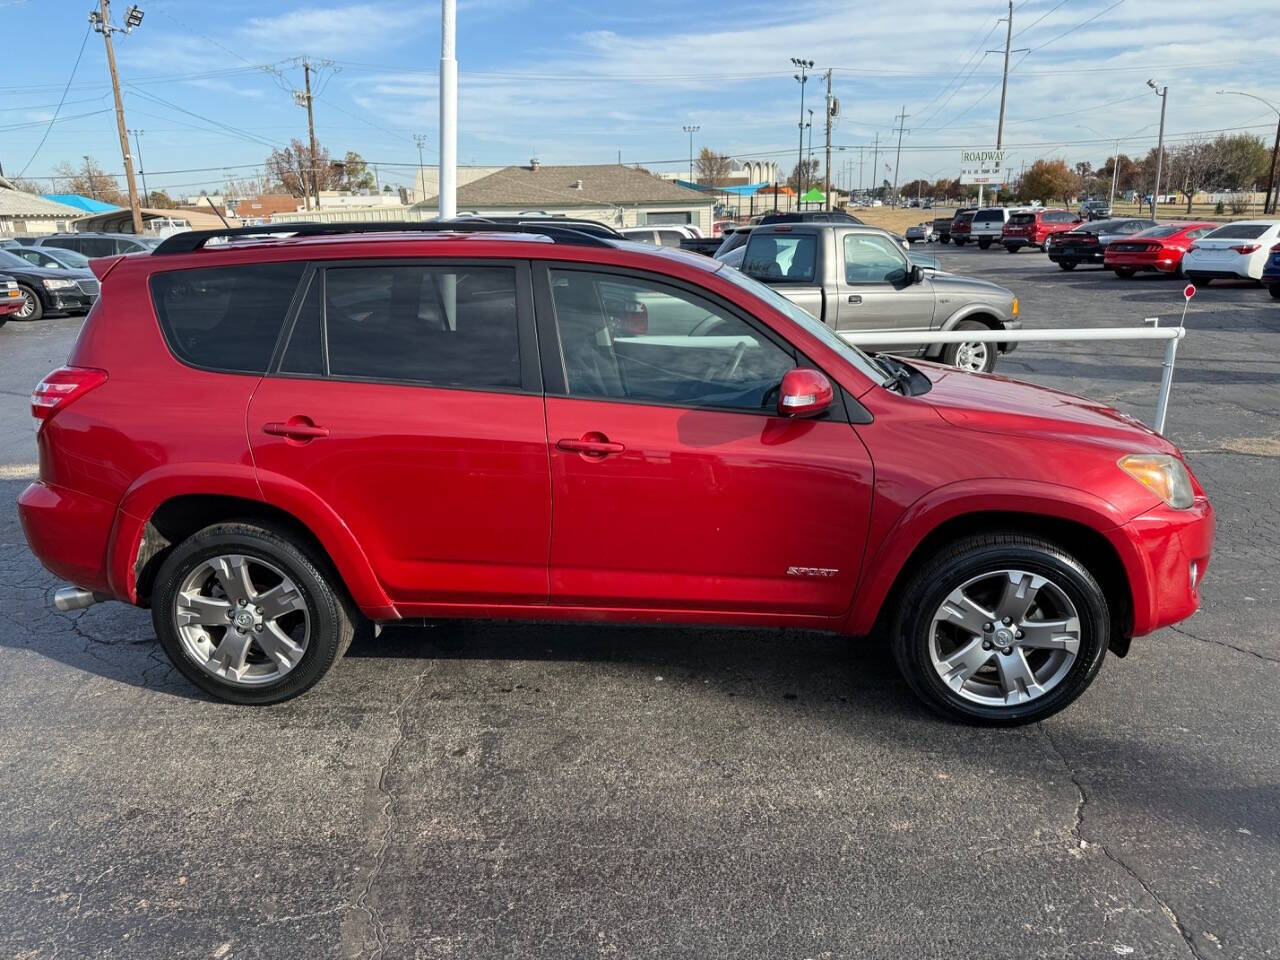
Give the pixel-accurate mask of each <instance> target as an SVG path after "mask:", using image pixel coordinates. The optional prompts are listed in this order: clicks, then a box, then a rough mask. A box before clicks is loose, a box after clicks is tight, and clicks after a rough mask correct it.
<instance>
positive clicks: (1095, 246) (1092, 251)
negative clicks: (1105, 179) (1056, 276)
mask: <svg viewBox="0 0 1280 960" xmlns="http://www.w3.org/2000/svg"><path fill="white" fill-rule="evenodd" d="M1155 225H1156V222H1155V221H1154V220H1146V219H1143V218H1141V217H1120V218H1117V219H1114V220H1094V221H1092V222H1089V223H1082V224H1080V226H1078V227H1076V228H1075V229H1074V230H1066V231H1063V232H1062V233H1055V234H1052V235H1051V236H1050V237H1049V239H1048V240H1046V241H1045V250H1046V251H1047V252H1048V254H1049V259H1050V260H1052V261H1053V262H1054V263H1056V264H1057V265H1058V266H1059V267H1061V268H1062V269H1063V270H1074V269H1075V268H1076V267H1077V266H1079V265H1080V264H1082V263H1096V264H1098V265H1099V266H1101V265H1102V261H1103V257H1104V256H1105V255H1106V252H1107V244H1109V243H1111V242H1112V241H1113V240H1119V239H1120V238H1121V237H1129V236H1132V235H1133V234H1135V233H1137V232H1138V231H1139V230H1145V229H1147V227H1154V226H1155Z"/></svg>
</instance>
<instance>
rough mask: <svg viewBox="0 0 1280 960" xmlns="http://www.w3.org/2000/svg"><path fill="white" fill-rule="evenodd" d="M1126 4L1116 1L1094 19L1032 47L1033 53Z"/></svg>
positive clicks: (1096, 14)
mask: <svg viewBox="0 0 1280 960" xmlns="http://www.w3.org/2000/svg"><path fill="white" fill-rule="evenodd" d="M1124 2H1125V0H1116V2H1115V3H1113V4H1112V5H1111V6H1109V7H1107V8H1106V9H1105V10H1099V11H1098V12H1097V13H1095V14H1094V15H1093V16H1092V17H1090V18H1089V19H1088V20H1082V21H1081V22H1080V23H1077V24H1076V25H1075V26H1074V27H1071V28H1070V29H1069V30H1064V31H1062V33H1060V34H1058V35H1057V36H1056V37H1054V38H1053V39H1052V40H1046V41H1045V42H1044V43H1042V44H1040V46H1038V47H1032V48H1031V53H1035V52H1036V51H1037V50H1043V49H1044V48H1045V47H1047V46H1048V45H1049V44H1051V43H1056V42H1058V41H1059V40H1061V39H1062V38H1063V37H1066V36H1069V35H1070V34H1073V33H1075V32H1076V31H1077V30H1079V29H1080V28H1081V27H1087V26H1088V25H1089V24H1091V23H1093V21H1095V20H1097V19H1098V18H1099V17H1101V16H1102V15H1103V14H1107V13H1110V12H1111V11H1112V10H1114V9H1115V8H1116V7H1118V6H1120V5H1121V4H1122V3H1124ZM1022 59H1023V60H1025V59H1026V57H1023V58H1022ZM1019 62H1021V61H1019Z"/></svg>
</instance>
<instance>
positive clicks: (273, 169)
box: [266, 137, 339, 197]
mask: <svg viewBox="0 0 1280 960" xmlns="http://www.w3.org/2000/svg"><path fill="white" fill-rule="evenodd" d="M266 166H267V175H268V176H270V177H271V179H272V180H274V181H275V182H277V183H279V184H280V185H281V186H282V187H283V188H284V190H285V192H286V193H288V194H291V195H292V196H295V197H302V196H310V195H311V190H312V187H313V185H314V187H315V189H316V190H332V189H334V186H335V185H336V183H337V180H338V177H339V173H338V172H337V171H336V170H335V169H334V167H333V164H332V163H331V162H330V161H329V151H328V150H327V149H326V148H325V147H322V146H320V145H319V144H317V145H316V154H315V156H314V157H313V156H311V148H310V146H309V145H308V144H305V143H303V142H302V141H301V140H299V139H298V138H297V137H294V139H293V140H292V141H291V142H290V143H289V146H287V147H286V148H285V149H283V150H272V151H271V156H269V157H267V164H266ZM313 178H314V184H313Z"/></svg>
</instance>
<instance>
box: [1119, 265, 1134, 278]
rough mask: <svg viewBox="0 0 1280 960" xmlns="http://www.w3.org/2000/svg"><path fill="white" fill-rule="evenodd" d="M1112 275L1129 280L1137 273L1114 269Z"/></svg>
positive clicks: (1123, 268)
mask: <svg viewBox="0 0 1280 960" xmlns="http://www.w3.org/2000/svg"><path fill="white" fill-rule="evenodd" d="M1114 273H1115V275H1116V276H1117V277H1119V278H1120V279H1122V280H1131V279H1132V278H1133V275H1134V274H1135V273H1137V271H1136V270H1130V269H1128V268H1126V267H1116V268H1115V270H1114Z"/></svg>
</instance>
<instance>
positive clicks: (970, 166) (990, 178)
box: [960, 150, 1009, 186]
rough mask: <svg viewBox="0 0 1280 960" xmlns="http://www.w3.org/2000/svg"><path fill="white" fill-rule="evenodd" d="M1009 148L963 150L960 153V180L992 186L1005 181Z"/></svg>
mask: <svg viewBox="0 0 1280 960" xmlns="http://www.w3.org/2000/svg"><path fill="white" fill-rule="evenodd" d="M1008 154H1009V151H1008V150H963V151H961V153H960V182H961V183H973V184H985V185H986V186H991V185H993V184H1000V183H1003V182H1004V174H1005V158H1006V157H1007V156H1008Z"/></svg>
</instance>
